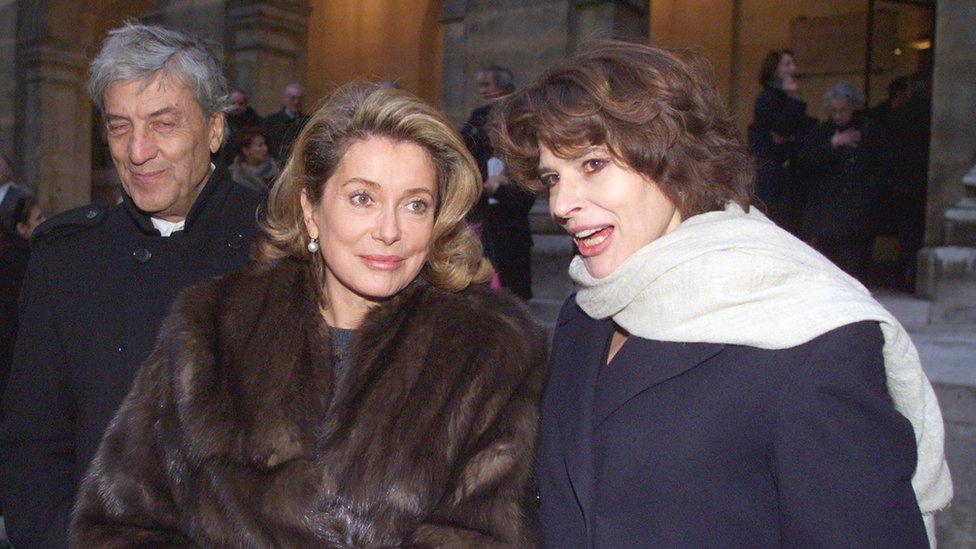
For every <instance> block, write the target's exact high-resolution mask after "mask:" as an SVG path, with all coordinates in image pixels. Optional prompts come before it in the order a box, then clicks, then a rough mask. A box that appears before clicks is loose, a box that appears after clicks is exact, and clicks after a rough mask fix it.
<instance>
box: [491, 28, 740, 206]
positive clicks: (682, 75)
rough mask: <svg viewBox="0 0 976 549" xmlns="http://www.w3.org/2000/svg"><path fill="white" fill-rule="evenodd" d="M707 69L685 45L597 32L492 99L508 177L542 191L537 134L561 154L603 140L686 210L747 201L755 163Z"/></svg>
mask: <svg viewBox="0 0 976 549" xmlns="http://www.w3.org/2000/svg"><path fill="white" fill-rule="evenodd" d="M710 76H711V75H710V70H709V68H708V64H707V62H706V61H705V60H704V58H703V57H701V56H700V55H698V54H695V53H693V52H690V51H686V50H674V49H668V48H658V47H652V46H646V45H640V44H633V43H628V42H620V41H605V42H601V43H599V44H597V45H595V46H594V47H593V48H591V49H589V50H587V51H585V52H583V53H581V54H579V55H577V56H575V57H573V58H571V59H569V60H567V61H566V62H564V63H562V64H561V65H558V66H556V67H554V68H552V69H550V70H548V71H546V72H545V73H544V74H543V75H542V76H541V77H539V78H538V79H537V80H536V81H535V82H533V83H532V84H530V85H528V86H527V87H525V88H522V89H520V90H518V91H516V92H515V93H514V94H512V95H510V96H508V97H507V98H505V99H504V100H502V101H501V102H500V103H498V104H497V105H496V107H495V108H494V109H493V110H492V118H491V122H490V131H491V136H492V142H493V144H494V146H495V152H496V154H497V155H499V156H500V157H501V158H502V160H503V161H504V162H505V167H506V171H507V172H508V174H509V175H510V176H511V177H512V178H513V179H515V180H516V181H518V182H520V183H521V184H523V185H525V186H527V187H528V188H530V189H533V190H535V191H536V192H541V191H543V190H544V189H542V187H541V183H540V182H539V181H538V177H537V168H538V164H539V144H540V143H541V144H543V145H545V146H546V147H547V148H549V149H550V150H552V151H553V152H554V153H555V154H557V155H559V156H561V157H565V158H571V157H573V156H575V155H576V154H579V152H581V151H582V150H583V149H585V148H587V147H589V146H593V145H606V146H607V147H608V148H609V149H610V152H611V154H613V155H614V157H616V158H617V159H618V160H620V161H621V162H622V163H623V164H625V165H626V166H628V167H629V168H631V169H633V170H635V171H637V172H638V173H640V174H642V175H644V176H646V177H647V178H649V179H651V180H652V181H654V182H655V183H656V184H657V185H658V186H659V187H660V189H661V191H662V192H663V193H664V194H665V196H667V197H668V199H670V200H671V201H672V202H673V203H674V204H675V205H676V206H677V208H678V210H679V211H680V212H681V215H682V218H684V219H687V218H688V217H691V216H693V215H697V214H700V213H705V212H709V211H716V210H721V209H723V208H724V207H725V204H726V203H728V202H736V203H738V204H739V205H740V206H742V207H743V208H744V209H748V207H749V204H750V197H751V194H752V185H753V173H754V170H753V163H752V160H751V158H750V157H749V154H748V151H747V149H746V146H745V144H744V143H743V142H742V139H741V138H740V137H739V132H738V130H737V129H736V127H735V124H734V123H733V122H732V117H731V115H730V114H729V111H728V109H727V108H726V106H725V104H724V103H723V102H722V101H721V99H720V98H719V96H718V93H717V92H716V90H715V87H714V86H713V85H712V82H711V78H710Z"/></svg>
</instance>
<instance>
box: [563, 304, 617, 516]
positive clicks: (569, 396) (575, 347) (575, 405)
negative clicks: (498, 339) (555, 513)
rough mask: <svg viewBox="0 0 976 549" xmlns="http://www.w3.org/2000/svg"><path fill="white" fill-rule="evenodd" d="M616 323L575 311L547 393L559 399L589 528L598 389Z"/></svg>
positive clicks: (567, 451) (569, 463)
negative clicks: (601, 369) (594, 415)
mask: <svg viewBox="0 0 976 549" xmlns="http://www.w3.org/2000/svg"><path fill="white" fill-rule="evenodd" d="M612 330H613V322H612V321H610V320H593V319H591V318H589V317H587V316H586V315H585V314H584V313H583V312H582V311H580V310H579V309H576V310H575V312H574V314H573V315H571V316H570V318H569V319H568V320H567V321H566V322H565V323H563V324H562V325H560V326H557V335H556V338H555V340H554V342H553V358H552V362H551V364H552V366H553V369H552V373H551V376H552V377H551V379H550V382H549V389H548V390H549V391H553V393H554V394H555V395H558V396H557V397H556V402H557V406H556V411H557V420H558V424H559V430H560V436H561V438H562V443H563V455H564V456H565V460H566V468H567V471H568V473H569V478H570V481H571V482H572V484H573V490H574V491H575V493H576V497H577V500H578V501H579V504H580V507H581V508H582V510H583V514H584V517H586V518H587V521H586V522H587V523H589V517H588V514H589V511H590V510H591V509H592V502H593V496H594V488H593V398H594V385H595V383H596V379H597V376H598V375H599V372H600V367H601V366H602V365H603V362H604V360H605V356H606V351H607V344H608V342H609V338H610V333H611V331H612Z"/></svg>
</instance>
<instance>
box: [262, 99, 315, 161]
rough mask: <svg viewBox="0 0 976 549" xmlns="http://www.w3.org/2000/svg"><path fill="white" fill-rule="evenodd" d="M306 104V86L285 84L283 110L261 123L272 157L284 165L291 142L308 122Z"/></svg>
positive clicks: (270, 115) (282, 101)
mask: <svg viewBox="0 0 976 549" xmlns="http://www.w3.org/2000/svg"><path fill="white" fill-rule="evenodd" d="M304 104H305V87H304V86H302V85H301V84H298V83H297V82H296V83H292V84H288V85H287V86H285V92H284V94H283V95H282V100H281V110H280V111H278V112H276V113H272V114H269V115H268V116H266V117H265V118H264V122H263V124H262V125H261V133H262V134H263V135H264V140H265V142H266V143H267V144H268V150H269V151H271V157H272V158H274V159H275V161H277V162H278V164H280V165H284V164H285V162H287V160H288V155H289V154H290V153H291V144H292V143H293V142H294V141H295V139H296V138H297V137H298V134H299V133H300V132H301V131H302V128H303V127H305V123H306V122H308V115H306V114H305V113H304V112H302V107H303V106H304Z"/></svg>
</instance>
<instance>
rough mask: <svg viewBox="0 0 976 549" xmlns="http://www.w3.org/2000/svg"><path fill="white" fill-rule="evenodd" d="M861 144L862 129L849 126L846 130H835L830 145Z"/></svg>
mask: <svg viewBox="0 0 976 549" xmlns="http://www.w3.org/2000/svg"><path fill="white" fill-rule="evenodd" d="M860 144H861V131H860V130H856V129H854V128H848V129H846V130H844V131H839V130H838V131H835V132H834V135H833V137H831V138H830V146H831V147H833V148H835V149H836V148H837V147H845V146H846V147H857V146H858V145H860Z"/></svg>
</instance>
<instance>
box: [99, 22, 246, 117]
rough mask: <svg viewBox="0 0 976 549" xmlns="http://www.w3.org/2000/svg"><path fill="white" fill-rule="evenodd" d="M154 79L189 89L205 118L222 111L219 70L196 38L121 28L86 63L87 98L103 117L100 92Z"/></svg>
mask: <svg viewBox="0 0 976 549" xmlns="http://www.w3.org/2000/svg"><path fill="white" fill-rule="evenodd" d="M156 75H160V76H162V77H163V78H176V79H177V80H179V81H180V82H182V83H183V84H185V85H187V86H189V87H190V88H191V89H193V92H194V95H195V96H196V100H197V103H199V104H200V108H201V109H202V110H203V113H204V114H205V115H206V116H207V117H208V118H209V117H211V116H213V115H215V114H217V113H219V112H223V111H225V110H227V108H228V106H229V105H228V101H227V97H228V86H227V79H226V78H225V77H224V73H223V71H222V70H220V65H219V64H218V63H217V60H216V59H215V58H214V55H213V54H212V53H211V52H210V50H209V48H207V46H206V45H205V44H204V43H203V41H202V40H200V39H198V38H193V37H190V36H187V35H185V34H182V33H180V32H177V31H174V30H170V29H166V28H163V27H159V26H152V25H137V24H133V23H126V24H125V25H123V26H122V27H120V28H117V29H114V30H112V31H109V33H108V38H106V39H105V42H104V43H103V44H102V49H101V51H99V52H98V55H97V56H95V59H94V60H93V61H92V63H91V71H90V77H89V79H88V93H89V95H91V98H92V101H94V102H95V105H97V106H98V109H99V110H100V111H102V112H105V101H104V96H105V90H106V88H108V87H109V86H110V85H111V84H113V83H115V82H120V81H127V80H136V79H143V80H145V81H146V82H147V83H148V82H149V80H151V79H152V78H153V77H155V76H156Z"/></svg>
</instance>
